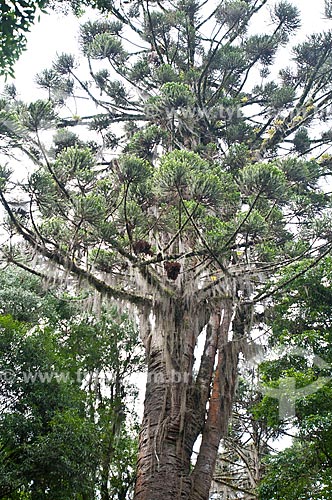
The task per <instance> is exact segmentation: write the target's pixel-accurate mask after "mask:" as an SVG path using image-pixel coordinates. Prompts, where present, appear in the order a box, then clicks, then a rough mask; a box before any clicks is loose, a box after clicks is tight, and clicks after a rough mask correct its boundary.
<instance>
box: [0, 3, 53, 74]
mask: <svg viewBox="0 0 332 500" xmlns="http://www.w3.org/2000/svg"><path fill="white" fill-rule="evenodd" d="M46 4H47V0H37V1H36V0H35V1H32V0H24V1H11V0H3V1H2V2H1V5H0V23H1V34H0V75H8V74H9V75H10V76H14V75H13V64H14V62H15V61H16V60H17V59H18V58H19V56H20V55H21V53H22V51H23V50H24V49H25V47H26V34H27V32H28V31H29V29H30V27H31V25H32V24H33V23H34V21H35V17H36V12H37V11H38V10H39V9H43V8H44V7H45V5H46Z"/></svg>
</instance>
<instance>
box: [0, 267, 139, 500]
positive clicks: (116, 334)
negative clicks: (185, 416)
mask: <svg viewBox="0 0 332 500" xmlns="http://www.w3.org/2000/svg"><path fill="white" fill-rule="evenodd" d="M0 282H1V295H2V302H1V308H2V311H3V312H4V311H6V313H7V314H8V312H10V311H11V312H13V314H14V316H15V317H16V318H20V320H18V319H13V317H11V316H9V315H6V316H5V315H3V314H2V315H1V316H0V344H1V349H0V353H1V359H0V365H1V377H2V386H1V389H0V410H1V411H0V445H1V452H0V464H1V467H0V498H3V499H6V500H8V499H16V498H22V495H23V496H24V495H25V496H24V498H31V499H46V498H55V497H56V498H66V499H68V498H70V499H73V500H74V499H80V500H81V499H82V500H83V499H94V498H102V499H103V500H106V499H109V498H114V499H118V500H125V499H126V498H128V497H127V495H128V492H129V491H130V490H131V489H132V487H133V480H134V477H135V466H134V465H135V460H136V441H135V430H136V427H135V426H136V422H135V416H134V415H132V416H131V417H130V418H129V415H128V414H127V410H126V401H128V398H129V399H130V398H132V397H133V396H134V394H132V393H133V389H134V388H133V387H132V386H131V384H130V381H128V376H129V375H130V373H132V372H133V370H135V369H137V363H138V362H139V361H140V360H139V356H138V354H139V352H138V351H137V334H136V332H135V330H134V328H133V325H132V323H130V322H128V320H127V318H126V317H125V316H122V317H121V318H119V316H118V315H117V314H116V313H115V311H114V312H113V314H110V313H108V315H107V316H106V315H105V314H103V315H102V317H101V318H100V319H99V320H97V319H96V318H94V317H93V315H92V314H89V315H86V314H85V315H83V314H82V313H81V312H80V311H79V310H77V306H76V307H74V306H73V301H72V300H71V301H70V299H69V298H67V299H65V298H63V299H58V298H57V297H55V296H54V295H53V294H52V293H50V292H45V290H43V288H42V286H41V283H40V279H38V278H37V277H32V276H31V275H29V274H27V273H26V272H17V271H16V272H14V270H13V269H9V270H8V271H5V272H3V273H2V275H1V278H0ZM15 292H17V293H15ZM85 302H86V300H85ZM22 316H24V317H22ZM27 318H29V320H30V321H29V322H28V319H27ZM23 319H24V322H23ZM119 320H120V321H119ZM119 323H120V324H119ZM135 352H136V354H135ZM135 356H136V357H135ZM129 359H130V363H129Z"/></svg>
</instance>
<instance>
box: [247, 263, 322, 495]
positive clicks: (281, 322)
mask: <svg viewBox="0 0 332 500" xmlns="http://www.w3.org/2000/svg"><path fill="white" fill-rule="evenodd" d="M331 269H332V268H331V257H330V256H329V257H327V258H326V259H324V261H322V262H321V263H320V264H319V266H317V267H316V268H315V269H314V270H312V271H310V273H307V274H306V276H305V278H304V277H301V278H299V279H297V280H296V281H294V282H293V284H292V287H290V288H289V289H288V290H287V294H284V295H282V296H281V295H279V296H277V297H276V298H275V299H276V301H277V305H276V306H275V308H273V310H272V311H271V325H272V335H271V336H270V344H271V345H272V346H273V347H274V348H275V349H279V350H280V353H283V354H282V355H280V357H279V359H277V360H273V361H272V360H271V361H267V362H265V363H264V364H263V365H262V366H261V378H262V380H263V381H264V383H265V384H267V385H268V386H270V387H278V385H279V384H280V382H282V381H283V380H285V378H289V377H291V378H293V379H295V381H296V388H297V398H296V412H295V416H294V417H293V418H291V417H289V418H286V417H285V418H284V420H283V421H280V420H279V418H278V405H277V402H276V400H273V399H271V398H270V397H269V396H268V395H266V396H265V397H264V398H263V399H262V401H261V402H260V403H259V405H257V406H256V408H255V409H254V414H255V415H256V416H257V417H259V418H263V420H265V422H266V423H267V424H268V425H269V426H270V428H271V429H273V428H274V429H278V432H281V433H282V432H285V433H287V432H288V433H291V434H292V435H294V439H293V445H292V446H291V447H289V448H287V449H285V450H284V451H282V452H279V453H277V454H274V455H270V456H269V455H267V457H266V473H265V475H264V477H263V480H262V482H261V484H260V487H259V498H260V499H262V500H263V499H264V500H265V499H277V498H278V499H280V500H283V499H286V498H287V499H293V498H294V499H295V498H303V499H304V500H309V499H311V498H315V499H325V498H326V499H330V498H331V481H332V476H331V474H332V468H331V465H332V462H331V458H332V449H331V442H332V441H331V432H332V419H331V416H332V411H331V410H332V408H331V363H332V357H331V318H330V316H331V314H330V312H331V288H330V284H331V277H332V274H331ZM319 380H323V381H324V382H325V383H324V384H321V385H320V386H319V385H318V386H317V390H316V391H314V393H313V394H309V395H305V393H304V394H301V388H304V389H305V388H306V387H308V386H309V387H310V385H312V384H317V382H318V383H319ZM309 392H310V391H309ZM295 397H296V396H295Z"/></svg>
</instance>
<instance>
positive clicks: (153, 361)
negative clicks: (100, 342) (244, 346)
mask: <svg viewBox="0 0 332 500" xmlns="http://www.w3.org/2000/svg"><path fill="white" fill-rule="evenodd" d="M198 316H200V317H199V318H198ZM203 316H204V315H203V314H202V313H201V312H200V311H199V308H198V307H197V308H195V309H194V308H191V310H190V311H188V308H187V307H185V306H184V305H183V304H181V303H180V304H179V303H176V304H175V303H172V304H170V306H169V307H168V310H167V311H165V309H163V311H162V314H157V315H156V319H155V324H154V326H153V327H152V328H151V330H149V331H148V333H146V334H145V338H144V339H143V340H144V342H145V346H146V349H147V353H148V381H147V386H146V396H145V404H144V417H143V423H142V427H141V433H140V444H139V457H138V468H137V481H136V488H135V496H134V499H135V500H159V499H160V500H175V499H178V500H193V499H197V500H203V499H204V500H207V499H208V495H209V489H210V484H211V480H212V474H213V471H214V465H215V461H216V458H217V452H218V445H219V441H220V438H221V436H222V435H223V433H225V432H226V430H227V427H228V420H229V416H230V411H231V403H232V398H233V395H234V391H235V386H236V371H237V352H236V351H235V348H234V346H233V344H232V343H229V342H228V331H229V328H230V324H231V317H232V307H231V304H227V306H225V307H223V310H222V311H221V312H218V313H217V314H214V315H213V316H212V317H211V318H210V322H209V325H208V329H207V335H206V342H205V348H204V353H203V356H202V360H201V366H200V369H199V372H198V374H197V376H196V377H195V376H194V375H193V364H194V346H195V343H196V339H197V335H198V333H200V331H201V330H202V328H203V327H204V326H205V325H206V318H203ZM217 352H218V357H217V366H216V368H215V359H216V353H217ZM211 382H213V384H211ZM208 401H210V403H209V410H208V415H206V413H207V402H208ZM200 434H202V444H201V449H200V453H199V455H198V459H197V462H196V466H195V468H194V470H193V471H192V467H191V458H192V453H193V446H194V443H195V441H196V439H197V437H198V436H199V435H200Z"/></svg>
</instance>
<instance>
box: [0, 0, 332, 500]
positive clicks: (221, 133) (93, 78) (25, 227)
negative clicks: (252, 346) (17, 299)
mask: <svg viewBox="0 0 332 500" xmlns="http://www.w3.org/2000/svg"><path fill="white" fill-rule="evenodd" d="M267 6H268V2H267V0H262V1H259V0H250V1H247V2H241V1H240V2H239V1H234V2H233V1H229V2H222V3H220V4H218V5H215V4H214V3H212V2H211V3H210V2H198V1H193V0H181V1H178V2H176V4H172V3H168V2H163V3H162V4H161V3H160V2H150V1H137V2H130V3H129V4H126V5H124V8H122V7H121V6H120V7H119V8H116V6H115V4H114V3H113V2H110V3H109V5H108V13H109V14H112V16H109V17H107V18H102V19H101V20H99V21H95V22H88V23H87V24H85V25H84V26H82V29H81V45H82V50H83V53H84V55H85V56H86V58H87V60H88V68H89V76H88V77H87V78H86V77H85V76H81V75H80V73H79V71H78V68H77V66H76V64H77V63H76V62H75V59H74V57H73V56H71V55H68V54H62V55H60V56H59V57H58V58H57V60H56V61H55V63H54V65H53V67H52V68H51V69H49V70H46V71H44V72H43V73H41V74H40V75H39V76H38V85H39V86H40V87H42V88H44V89H45V90H46V91H47V98H48V100H46V101H42V100H40V101H37V102H35V103H31V104H29V105H25V104H23V103H21V102H20V101H19V99H18V98H17V97H16V98H15V97H14V98H11V99H9V100H8V99H7V100H4V101H3V102H2V108H1V109H2V118H3V125H2V134H3V142H4V145H5V146H7V150H10V151H11V153H13V151H14V149H15V148H17V149H19V150H20V151H23V152H24V153H25V154H26V155H27V157H28V158H29V159H30V160H32V161H33V162H34V163H35V167H36V168H35V171H34V172H33V173H32V175H31V176H30V177H29V179H28V180H27V181H26V182H25V183H22V184H21V185H20V190H21V191H20V195H21V197H22V200H23V204H24V213H22V212H21V213H18V212H17V203H18V200H17V199H16V200H15V199H14V197H13V189H14V196H15V195H16V196H17V195H18V193H19V191H18V189H17V186H16V185H15V184H13V183H12V181H11V180H10V173H9V171H8V168H7V167H3V168H2V171H1V176H0V177H1V191H0V198H1V201H2V204H3V206H4V208H5V210H6V212H7V214H8V223H7V227H8V230H9V235H11V234H13V233H18V234H19V235H21V237H23V239H24V240H25V242H26V243H27V244H28V245H29V246H30V248H31V250H30V252H31V253H32V254H34V253H36V254H38V255H39V256H41V258H40V260H38V259H37V260H36V258H33V259H31V261H30V262H29V258H30V257H31V255H30V256H29V250H28V248H27V247H25V248H24V253H25V259H26V260H25V261H24V265H25V266H26V267H27V268H30V269H31V270H32V271H35V272H36V270H37V272H38V273H41V274H43V273H45V272H47V271H45V270H44V268H45V259H47V260H48V261H49V262H50V263H51V264H52V265H53V266H54V268H56V269H57V279H62V280H65V279H67V277H68V274H71V275H76V277H77V278H78V279H79V280H80V281H81V282H82V283H87V284H89V285H90V286H92V287H94V288H95V289H96V290H97V291H98V292H99V293H101V295H103V296H108V297H111V298H112V299H115V300H118V301H119V302H121V303H122V304H126V305H131V306H132V307H133V308H134V310H135V313H137V314H139V317H140V322H141V328H140V330H141V337H142V340H143V343H144V346H145V349H146V357H147V363H148V382H147V388H146V399H145V410H144V418H143V424H142V428H141V435H140V450H139V460H138V476H137V482H136V493H135V500H141V499H144V500H151V499H153V500H155V499H156V498H159V497H160V498H163V500H164V499H166V500H168V499H170V498H173V497H179V496H180V497H181V498H183V499H189V498H190V499H193V500H198V499H207V498H208V495H209V488H210V484H211V480H212V475H213V470H214V466H215V462H216V457H217V452H218V445H219V442H220V439H221V437H223V436H224V435H225V434H226V432H227V428H228V420H229V415H230V413H231V408H232V401H233V398H234V392H235V388H236V383H237V372H238V358H239V353H240V351H241V350H243V349H245V345H246V344H247V342H248V339H249V338H250V332H251V330H252V326H253V324H254V321H255V315H254V312H255V307H256V305H257V304H260V305H263V306H264V305H265V304H266V301H267V300H268V299H269V297H271V296H272V295H273V294H274V293H275V292H276V291H279V290H282V289H283V288H285V287H286V286H287V284H289V283H290V282H292V280H294V279H295V278H296V277H298V276H302V275H305V273H306V272H307V271H308V270H310V269H311V268H313V267H314V265H315V264H316V263H317V262H319V261H320V260H321V259H323V257H324V256H326V255H327V254H328V253H329V252H330V249H331V245H330V238H329V227H330V197H329V195H328V194H325V193H324V192H323V191H322V189H321V187H320V186H321V182H322V179H323V178H325V177H326V176H328V175H330V171H331V168H330V167H331V157H330V156H329V155H325V156H321V149H318V148H320V147H321V146H326V147H327V146H328V145H329V144H330V141H331V134H330V131H329V128H328V120H329V117H328V115H327V113H326V109H327V108H328V106H329V105H330V103H331V97H332V88H331V78H330V77H331V60H332V54H331V43H330V39H331V33H329V32H327V33H322V34H319V35H317V34H315V35H311V36H309V37H308V38H307V39H306V41H304V42H303V43H301V44H299V45H297V46H296V47H294V48H293V54H294V60H293V66H292V68H287V67H286V68H285V67H283V68H281V69H280V71H279V73H278V74H277V75H276V71H275V69H274V68H273V63H274V61H275V58H276V55H277V52H278V48H280V47H283V46H285V45H287V43H288V41H289V38H290V36H291V35H292V34H293V33H294V32H295V31H296V29H297V28H298V27H299V25H300V19H299V13H298V11H297V9H296V8H295V7H294V6H292V5H291V4H290V3H288V2H285V1H282V2H280V3H278V4H276V5H275V6H274V7H273V9H272V22H273V24H272V28H271V31H270V32H268V33H262V34H258V35H257V34H252V33H251V31H250V27H251V26H252V24H253V23H254V22H255V16H256V14H258V13H259V11H261V10H262V9H264V8H265V7H267ZM211 28H212V29H211ZM206 32H208V33H209V34H206ZM210 33H211V34H210ZM101 61H102V62H101ZM104 65H107V66H106V67H104ZM272 69H274V73H272ZM115 74H116V75H117V76H116V78H117V79H114V80H113V79H112V78H113V75H115ZM258 74H259V75H260V81H261V83H260V84H258V85H257V84H256V85H253V86H252V85H251V84H250V82H251V81H252V78H251V76H252V75H253V78H254V80H255V81H257V80H256V79H257V75H258ZM111 75H112V77H111ZM87 79H89V81H87ZM77 87H78V88H80V89H81V91H83V90H84V92H86V95H88V96H89V97H90V99H91V100H92V102H93V103H94V105H95V106H97V110H98V114H97V115H93V116H92V114H91V113H89V114H84V113H81V116H78V115H77V114H76V113H75V115H74V116H70V117H66V116H63V115H64V113H62V115H61V116H59V115H57V110H58V109H59V107H61V106H62V105H63V104H64V102H70V98H72V99H74V98H75V96H77V94H76V90H77ZM324 120H326V121H325V122H324ZM318 122H322V123H323V128H319V132H316V133H314V132H312V131H311V129H310V127H311V126H312V125H315V124H316V123H318ZM117 123H119V124H122V126H121V127H120V126H119V125H118V126H117V128H115V127H114V124H117ZM324 123H325V124H324ZM74 125H89V127H90V129H91V130H93V131H94V138H95V139H96V141H95V142H92V141H90V142H88V143H86V142H85V143H84V141H82V139H80V138H79V137H78V136H77V135H76V134H74V133H73V132H72V131H71V130H69V129H66V127H70V126H74ZM45 127H57V128H58V131H57V133H56V134H55V137H54V145H53V148H52V149H47V148H46V147H45V146H44V145H43V141H42V129H43V128H45ZM116 148H119V149H120V148H121V151H119V149H116ZM112 150H113V151H112ZM316 150H317V151H318V153H317V158H315V157H313V158H310V159H308V157H307V154H309V153H310V154H311V155H312V154H313V153H314V152H315V151H316ZM118 153H119V154H118ZM111 155H114V156H116V158H115V159H114V158H113V157H112V156H111ZM112 158H113V159H112ZM111 160H112V161H111ZM15 203H16V204H15ZM20 208H22V207H20ZM317 221H319V223H317ZM14 243H15V240H13V241H12V242H10V244H9V246H8V249H7V250H6V253H7V258H9V259H10V260H11V261H13V262H19V263H22V260H20V256H19V253H20V249H19V248H17V247H15V245H14ZM21 253H22V252H21ZM296 262H299V263H302V264H303V265H302V267H300V268H296V267H295V268H294V267H290V271H291V272H290V275H289V277H288V278H287V279H286V278H284V277H281V276H280V272H281V269H282V268H283V267H287V266H291V265H293V264H294V263H296ZM270 278H271V279H270ZM198 339H202V340H203V343H204V344H205V345H204V349H203V354H202V355H201V356H199V355H198V352H197V351H196V352H195V349H196V347H197V343H198ZM195 356H198V357H199V361H200V366H199V368H198V371H197V370H196V367H195V363H194V361H195ZM199 437H201V446H200V451H199V454H198V456H197V461H196V463H195V466H194V467H191V456H192V451H193V446H194V443H195V442H196V440H197V439H198V438H199Z"/></svg>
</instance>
